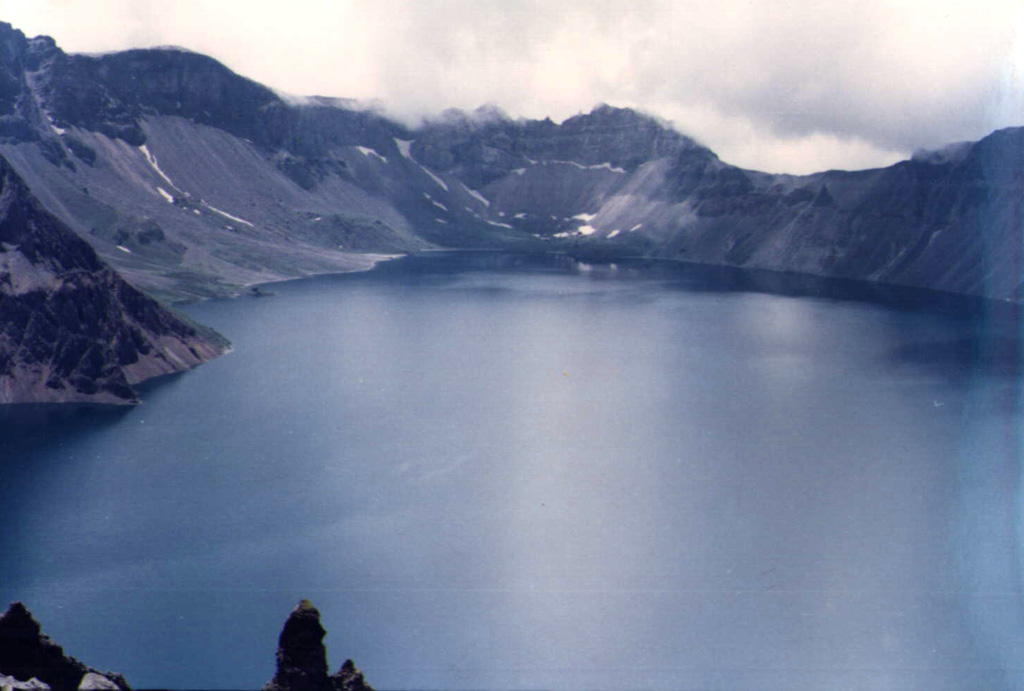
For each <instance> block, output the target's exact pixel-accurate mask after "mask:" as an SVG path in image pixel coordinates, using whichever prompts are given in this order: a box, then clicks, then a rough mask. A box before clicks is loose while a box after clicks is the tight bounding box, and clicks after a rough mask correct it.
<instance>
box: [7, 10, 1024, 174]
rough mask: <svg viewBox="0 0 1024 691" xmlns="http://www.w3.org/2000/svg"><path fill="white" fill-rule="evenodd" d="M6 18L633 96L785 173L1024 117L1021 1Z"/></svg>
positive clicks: (271, 76) (426, 99)
mask: <svg viewBox="0 0 1024 691" xmlns="http://www.w3.org/2000/svg"><path fill="white" fill-rule="evenodd" d="M0 18H2V19H3V20H4V21H9V22H11V23H13V24H14V25H15V26H17V27H19V28H22V29H23V30H25V31H26V33H29V34H30V35H34V34H37V33H46V34H50V35H53V36H54V37H55V38H56V39H57V41H58V43H59V44H60V45H62V46H63V47H65V48H66V49H68V50H79V51H97V50H110V49H121V48H126V47H129V46H134V45H162V44H179V45H183V46H186V47H189V48H192V49H193V50H197V51H199V52H203V53H207V54H210V55H213V56H214V57H216V58H218V59H220V60H222V61H223V62H225V63H226V64H227V65H228V66H230V67H231V68H233V69H235V70H236V71H238V72H240V73H242V74H244V75H246V76H249V77H251V78H253V79H256V80H257V81H261V82H264V83H266V84H268V85H269V86H273V87H275V88H279V89H283V90H286V91H289V92H292V93H297V94H322V95H331V96H346V97H354V98H365V99H372V98H379V99H381V100H383V101H384V102H385V103H386V104H387V105H388V107H389V109H391V110H392V111H393V112H395V113H397V114H399V115H401V116H403V117H415V116H418V115H422V114H429V113H436V112H438V111H440V110H442V109H443V108H445V107H450V106H454V107H460V108H466V109H470V108H474V107H476V106H478V105H480V104H482V103H488V102H490V103H494V104H497V105H499V106H500V107H502V108H503V109H504V110H505V111H507V112H509V113H510V114H513V115H522V116H527V117H544V116H551V117H552V118H554V119H556V120H560V119H563V118H565V117H567V116H569V115H572V114H575V113H577V112H580V111H585V110H589V108H590V107H591V106H593V105H594V104H596V103H598V102H609V103H613V104H617V105H633V106H637V107H640V108H642V109H644V110H647V111H650V112H654V113H656V114H659V115H662V116H664V117H666V118H669V119H671V120H673V121H674V122H675V123H676V125H677V126H678V127H679V128H680V129H681V130H683V131H684V132H686V133H688V134H692V135H695V136H696V137H697V138H699V139H700V140H702V141H703V142H704V143H706V144H708V145H709V146H711V147H712V148H714V149H715V150H716V151H718V152H719V154H720V155H722V157H723V158H724V159H725V160H728V161H731V162H735V163H738V164H741V165H745V166H748V167H758V168H765V169H771V170H782V169H787V170H790V171H793V172H798V171H809V170H812V169H815V168H820V167H847V168H853V167H860V166H864V165H882V164H884V163H888V162H890V161H891V160H892V159H893V158H895V157H898V156H900V155H906V154H908V153H909V152H911V151H912V150H914V149H917V148H920V147H923V146H939V145H941V144H943V143H945V142H948V141H954V140H960V139H972V138H977V137H980V136H983V135H984V134H986V133H987V132H988V131H990V130H991V129H994V128H996V127H1001V126H1007V125H1011V124H1022V120H1024V118H1022V117H1021V113H1022V112H1024V109H1022V106H1024V87H1022V83H1024V82H1022V79H1021V77H1022V76H1024V38H1022V36H1024V10H1022V6H1021V4H1020V3H1019V1H1018V0H976V1H974V2H971V3H965V2H962V0H928V1H927V2H919V1H910V0H885V1H882V0H858V1H854V0H829V2H818V1H807V2H796V1H793V0H771V1H769V0H756V1H750V0H634V1H628V0H561V1H560V2H558V3H551V2H541V1H540V0H500V1H498V0H436V1H433V2H412V1H410V0H374V1H370V0H348V1H344V2H343V1H339V0H290V1H289V2H288V3H278V2H273V3H272V2H265V1H261V0H249V1H241V0H218V1H216V2H198V1H189V0H162V1H161V2H159V3H158V2H155V1H151V0H0Z"/></svg>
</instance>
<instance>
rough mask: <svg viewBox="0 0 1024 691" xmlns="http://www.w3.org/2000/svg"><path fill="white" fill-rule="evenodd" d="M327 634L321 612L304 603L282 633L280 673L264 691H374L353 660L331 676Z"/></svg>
mask: <svg viewBox="0 0 1024 691" xmlns="http://www.w3.org/2000/svg"><path fill="white" fill-rule="evenodd" d="M326 633H327V631H325V630H324V627H323V626H321V624H320V612H319V611H318V610H317V608H316V607H314V606H313V604H312V603H311V602H310V601H309V600H303V601H301V602H300V603H299V604H298V606H297V607H296V608H295V609H294V610H292V613H291V614H290V615H289V616H288V620H287V621H286V622H285V624H284V629H283V630H282V631H281V636H280V638H279V639H278V647H277V672H276V673H275V674H274V678H273V679H271V680H270V682H269V683H268V684H267V685H266V686H264V687H263V691H373V688H372V687H371V686H370V685H369V684H367V683H366V681H365V680H364V679H363V674H362V672H360V671H359V670H358V669H356V666H355V664H354V663H353V662H352V660H346V661H345V664H343V665H342V666H341V669H339V670H338V671H337V672H336V673H335V674H333V675H330V676H328V674H327V670H328V667H327V650H326V649H325V648H324V643H323V641H324V635H325V634H326Z"/></svg>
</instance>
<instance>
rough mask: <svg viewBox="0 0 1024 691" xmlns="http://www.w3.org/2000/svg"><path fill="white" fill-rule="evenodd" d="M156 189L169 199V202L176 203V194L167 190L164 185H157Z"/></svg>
mask: <svg viewBox="0 0 1024 691" xmlns="http://www.w3.org/2000/svg"><path fill="white" fill-rule="evenodd" d="M156 191H157V192H159V193H160V196H161V197H163V198H164V199H166V200H167V203H168V204H173V203H174V195H173V194H171V193H170V192H168V191H167V190H165V189H164V188H163V187H159V186H158V187H157V188H156Z"/></svg>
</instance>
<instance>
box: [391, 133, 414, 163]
mask: <svg viewBox="0 0 1024 691" xmlns="http://www.w3.org/2000/svg"><path fill="white" fill-rule="evenodd" d="M394 140H395V146H397V147H398V152H399V153H400V154H402V156H403V157H405V158H407V159H409V160H410V161H411V160H413V158H412V143H413V142H414V141H416V140H415V139H399V138H398V137H395V138H394Z"/></svg>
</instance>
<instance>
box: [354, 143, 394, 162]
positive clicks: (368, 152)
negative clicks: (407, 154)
mask: <svg viewBox="0 0 1024 691" xmlns="http://www.w3.org/2000/svg"><path fill="white" fill-rule="evenodd" d="M356 149H357V150H358V151H359V153H361V154H362V155H363V156H366V157H367V158H369V157H370V156H376V157H377V158H379V159H380V160H382V161H384V162H385V163H387V162H388V159H387V157H386V156H381V155H380V154H379V153H377V150H376V149H371V148H370V147H368V146H357V147H356Z"/></svg>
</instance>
